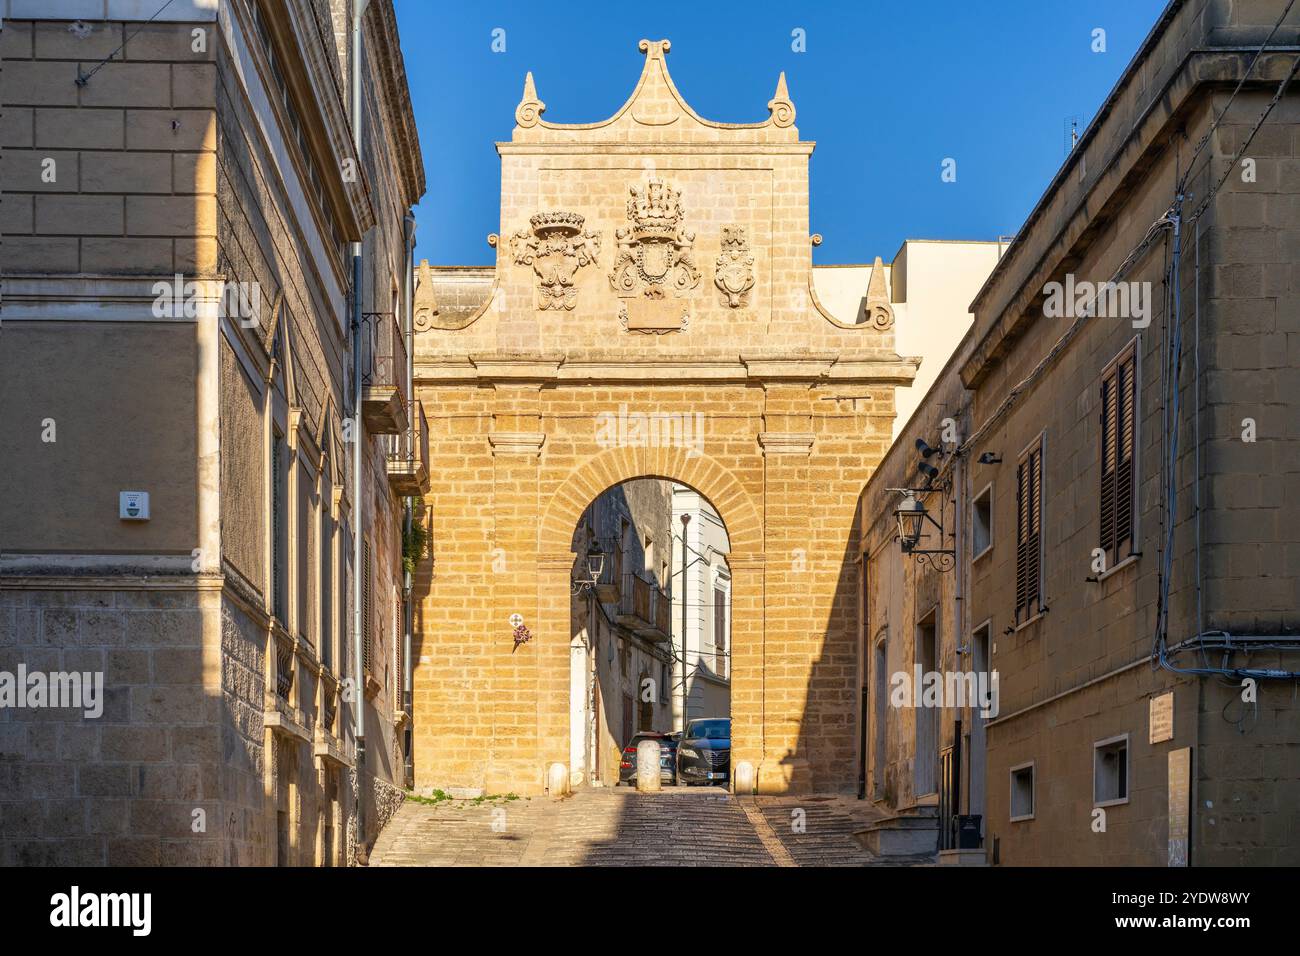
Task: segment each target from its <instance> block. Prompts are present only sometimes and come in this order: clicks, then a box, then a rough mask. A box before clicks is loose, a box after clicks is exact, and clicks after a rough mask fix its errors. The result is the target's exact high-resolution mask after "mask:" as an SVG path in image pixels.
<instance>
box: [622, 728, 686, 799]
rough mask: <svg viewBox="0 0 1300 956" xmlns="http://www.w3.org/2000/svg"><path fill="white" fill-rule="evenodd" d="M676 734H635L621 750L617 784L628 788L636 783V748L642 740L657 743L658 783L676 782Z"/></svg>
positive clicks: (646, 732) (648, 732)
mask: <svg viewBox="0 0 1300 956" xmlns="http://www.w3.org/2000/svg"><path fill="white" fill-rule="evenodd" d="M677 738H678V735H677V734H661V733H656V732H652V731H644V732H642V733H639V734H637V735H636V736H635V737H633V738H632V740H631V741H630V742H629V743H628V745H627V746H626V747H624V748H623V759H622V760H620V761H619V764H618V782H619V783H626V784H628V785H629V786H631V785H634V784H635V783H636V746H637V744H639V743H640V742H641V741H643V740H657V741H659V781H660V782H661V783H676V782H677V770H676V767H677Z"/></svg>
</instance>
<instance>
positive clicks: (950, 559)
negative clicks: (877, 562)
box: [888, 486, 957, 571]
mask: <svg viewBox="0 0 1300 956" xmlns="http://www.w3.org/2000/svg"><path fill="white" fill-rule="evenodd" d="M888 490H889V491H893V492H897V493H898V494H899V495H901V496H902V497H901V499H900V500H899V502H898V507H897V508H895V509H894V519H895V520H896V521H897V522H898V544H899V547H900V549H901V550H902V552H903V553H904V554H910V555H912V556H913V557H914V558H915V559H916V563H917V564H922V565H925V564H928V565H929V566H930V567H932V568H934V569H935V570H936V571H951V570H952V569H953V567H954V566H955V565H956V563H957V561H956V549H955V548H919V547H917V545H919V544H920V543H921V539H922V538H925V537H928V535H927V534H926V524H927V523H928V524H930V525H933V526H934V527H935V528H936V529H937V530H938V532H939V541H940V542H941V543H942V541H943V533H944V532H943V514H944V512H943V496H944V495H946V494H947V488H946V486H945V487H942V488H890V489H888ZM930 491H938V492H939V495H940V497H939V520H938V521H936V520H935V519H934V517H933V516H932V515H931V514H930V513H929V512H928V511H926V510H925V504H924V502H922V501H921V499H920V498H918V497H917V495H918V494H925V493H927V492H930Z"/></svg>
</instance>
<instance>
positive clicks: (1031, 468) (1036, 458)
mask: <svg viewBox="0 0 1300 956" xmlns="http://www.w3.org/2000/svg"><path fill="white" fill-rule="evenodd" d="M1042 521H1043V440H1042V438H1041V437H1040V438H1039V439H1038V441H1037V442H1035V443H1034V445H1033V446H1032V447H1030V448H1028V449H1026V451H1025V452H1024V453H1023V454H1022V455H1021V457H1020V463H1019V465H1018V466H1017V467H1016V623H1017V624H1019V623H1021V622H1023V621H1027V620H1029V619H1030V618H1031V617H1033V616H1034V615H1035V614H1037V613H1038V612H1039V611H1041V610H1042V559H1043V551H1042V544H1043V539H1042Z"/></svg>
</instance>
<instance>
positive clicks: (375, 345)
mask: <svg viewBox="0 0 1300 956" xmlns="http://www.w3.org/2000/svg"><path fill="white" fill-rule="evenodd" d="M361 384H362V385H363V386H367V387H392V388H396V389H397V390H398V392H399V393H400V394H401V396H402V404H403V405H406V404H407V402H408V400H409V397H410V396H408V395H407V394H406V336H405V335H403V334H402V328H401V326H400V325H398V324H397V318H396V316H394V315H393V313H391V312H366V313H363V314H362V316H361Z"/></svg>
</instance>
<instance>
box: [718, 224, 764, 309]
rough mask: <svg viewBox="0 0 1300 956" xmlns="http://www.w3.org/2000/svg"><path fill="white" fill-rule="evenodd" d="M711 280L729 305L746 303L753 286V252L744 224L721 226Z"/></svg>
mask: <svg viewBox="0 0 1300 956" xmlns="http://www.w3.org/2000/svg"><path fill="white" fill-rule="evenodd" d="M713 284H714V285H716V286H717V287H718V291H719V292H721V293H722V297H723V299H725V300H726V303H727V306H728V307H729V308H732V309H738V308H740V307H741V306H742V305H747V304H748V301H749V290H750V289H752V288H754V254H753V253H752V252H750V250H749V238H748V237H747V236H746V235H745V227H744V226H723V227H722V254H721V255H719V256H718V259H717V262H716V264H715V273H714V276H713Z"/></svg>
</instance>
